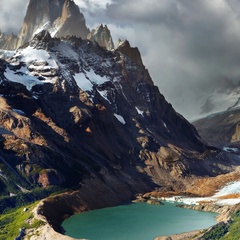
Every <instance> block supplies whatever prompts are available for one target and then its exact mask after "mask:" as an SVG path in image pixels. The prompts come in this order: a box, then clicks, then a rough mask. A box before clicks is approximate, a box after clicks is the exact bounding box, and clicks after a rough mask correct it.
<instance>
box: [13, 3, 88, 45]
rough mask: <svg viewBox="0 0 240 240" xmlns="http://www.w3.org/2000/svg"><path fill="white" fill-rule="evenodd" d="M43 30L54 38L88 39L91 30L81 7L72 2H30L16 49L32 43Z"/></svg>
mask: <svg viewBox="0 0 240 240" xmlns="http://www.w3.org/2000/svg"><path fill="white" fill-rule="evenodd" d="M42 30H48V31H49V33H50V34H51V36H52V37H54V36H57V37H63V36H64V37H65V36H67V35H70V36H71V35H75V36H78V37H81V38H83V39H86V38H87V35H88V33H89V29H88V28H87V27H86V23H85V18H84V16H83V14H82V13H81V12H80V10H79V7H78V6H77V5H76V4H75V2H74V1H71V0H47V1H46V0H38V1H37V2H36V1H34V0H30V2H29V5H28V8H27V13H26V16H25V18H24V21H23V24H22V28H21V30H20V32H19V35H18V40H17V44H16V48H18V47H20V46H21V45H23V44H24V43H26V42H28V41H30V40H31V39H32V38H33V36H34V35H35V34H37V33H39V32H41V31H42Z"/></svg>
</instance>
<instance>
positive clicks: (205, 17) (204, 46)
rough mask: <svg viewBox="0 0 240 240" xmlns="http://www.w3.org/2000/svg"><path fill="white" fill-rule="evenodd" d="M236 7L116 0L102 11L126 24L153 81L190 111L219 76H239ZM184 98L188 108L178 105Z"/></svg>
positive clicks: (186, 0)
mask: <svg viewBox="0 0 240 240" xmlns="http://www.w3.org/2000/svg"><path fill="white" fill-rule="evenodd" d="M239 10H240V4H239V3H238V1H235V0H229V1H224V0H197V1H192V0H161V1H158V0H151V1H144V0H131V1H129V0H128V1H115V3H114V4H111V5H109V6H108V8H107V13H108V16H109V18H111V19H113V20H114V21H115V23H117V24H118V25H119V26H121V24H122V25H127V24H129V26H131V28H132V29H133V30H132V31H133V32H131V37H133V39H132V40H133V43H134V45H136V46H138V47H139V48H140V50H141V52H142V53H143V58H144V63H145V64H146V66H147V67H148V68H149V69H150V73H151V75H152V77H153V80H154V82H155V83H156V84H157V85H158V86H159V88H160V90H161V92H163V94H164V95H165V96H166V97H167V99H168V100H169V101H170V102H173V104H174V106H176V107H177V110H179V111H180V112H182V113H184V114H185V115H189V112H190V111H192V109H194V107H195V106H194V100H193V98H198V97H199V96H200V94H202V93H203V91H206V90H208V91H210V90H214V89H216V88H217V87H218V85H219V83H220V82H221V81H220V80H221V79H222V78H226V77H227V78H229V79H233V80H240V68H239V66H240V64H239V63H240V48H239V44H240V21H239V20H240V16H239ZM130 41H131V39H130ZM187 99H189V102H190V104H188V106H186V105H184V104H182V103H181V101H182V102H186V100H187ZM191 102H192V103H193V105H191Z"/></svg>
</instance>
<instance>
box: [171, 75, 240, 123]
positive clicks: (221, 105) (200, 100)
mask: <svg viewBox="0 0 240 240" xmlns="http://www.w3.org/2000/svg"><path fill="white" fill-rule="evenodd" d="M239 97H240V82H239V81H233V80H231V79H227V78H224V79H222V80H219V81H218V82H216V84H215V85H214V87H213V86H212V87H211V86H209V87H208V86H207V87H205V89H204V90H203V89H195V90H194V89H193V90H192V91H189V93H188V95H184V96H180V97H179V98H178V99H176V100H174V102H173V105H174V106H176V107H177V109H182V111H181V112H182V113H183V114H184V116H186V117H187V118H188V119H189V120H191V121H195V120H197V119H200V118H204V117H206V116H208V115H211V114H215V113H219V112H222V111H226V110H228V109H229V110H230V109H232V110H234V109H236V108H239V104H240V101H239Z"/></svg>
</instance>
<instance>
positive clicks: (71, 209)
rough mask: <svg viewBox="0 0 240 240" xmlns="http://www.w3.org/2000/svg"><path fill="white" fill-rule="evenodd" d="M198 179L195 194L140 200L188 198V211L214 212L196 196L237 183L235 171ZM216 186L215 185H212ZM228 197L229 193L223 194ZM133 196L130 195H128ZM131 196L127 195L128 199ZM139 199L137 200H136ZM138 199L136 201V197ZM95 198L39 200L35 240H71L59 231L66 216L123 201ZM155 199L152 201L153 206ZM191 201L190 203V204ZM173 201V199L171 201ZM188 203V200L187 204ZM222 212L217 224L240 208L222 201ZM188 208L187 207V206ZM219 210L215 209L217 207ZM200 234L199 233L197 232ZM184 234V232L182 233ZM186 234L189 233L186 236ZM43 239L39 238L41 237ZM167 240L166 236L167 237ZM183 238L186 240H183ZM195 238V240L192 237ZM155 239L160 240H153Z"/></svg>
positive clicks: (77, 195) (76, 195)
mask: <svg viewBox="0 0 240 240" xmlns="http://www.w3.org/2000/svg"><path fill="white" fill-rule="evenodd" d="M203 180H204V179H201V180H200V181H201V182H200V183H201V184H199V183H197V184H195V186H198V188H197V190H198V192H197V193H199V194H195V193H194V194H192V193H189V194H187V193H186V192H185V193H182V195H181V193H180V192H177V193H176V192H175V193H174V192H147V193H146V194H143V195H140V196H143V197H144V201H147V200H151V202H152V201H153V200H154V199H155V200H156V199H157V200H159V201H161V200H170V199H178V198H179V197H181V196H183V197H184V198H185V197H188V199H191V201H190V202H191V204H190V205H192V206H191V208H193V209H194V210H198V211H199V210H200V211H209V210H210V209H211V210H210V211H212V212H214V211H216V209H215V210H214V206H218V205H217V204H214V203H213V202H212V199H210V200H211V201H209V199H207V200H208V201H205V200H206V199H205V200H204V201H200V204H199V203H198V202H197V201H196V200H198V196H199V198H200V199H201V198H202V197H203V196H206V193H207V194H208V195H207V196H208V197H210V198H211V196H214V194H216V192H217V191H218V190H220V189H221V188H223V187H224V186H228V185H229V183H231V182H233V181H239V182H240V174H239V171H236V172H232V173H230V174H226V175H221V176H217V177H214V178H206V180H204V181H203ZM216 183H217V184H216ZM206 186H209V187H210V188H209V190H208V191H207V192H204V193H205V195H203V194H200V193H201V192H200V191H199V189H204V191H206V189H207V188H206ZM227 196H228V197H229V194H228V195H227ZM132 197H133V196H132ZM130 198H131V197H130V196H129V198H128V199H130ZM140 198H141V197H140ZM136 199H137V200H139V198H138V197H137V198H136ZM98 200H99V199H98V198H91V199H89V198H87V199H86V195H85V192H82V191H81V190H77V191H68V192H66V193H62V194H60V195H56V196H54V197H51V198H47V199H44V200H42V201H41V203H40V204H39V205H38V207H37V208H36V210H35V217H36V218H38V219H39V218H40V219H42V220H43V221H44V222H45V223H46V225H45V226H44V227H43V228H42V229H40V231H38V232H41V235H40V236H39V235H38V238H36V239H37V240H42V239H47V240H48V239H49V240H50V239H54V238H53V237H52V236H57V238H55V239H59V240H72V239H73V238H70V237H68V236H65V235H63V234H62V233H63V229H62V228H61V224H62V222H63V221H64V220H65V219H66V218H68V217H70V216H71V215H74V214H77V213H81V212H85V211H90V210H95V209H100V208H106V207H113V206H117V205H120V204H122V203H123V202H124V201H120V200H119V199H116V200H115V199H114V201H113V199H111V198H109V196H106V197H105V199H102V202H101V204H99V201H98ZM155 200H154V201H153V202H152V204H154V202H155ZM192 200H194V201H192ZM126 201H127V198H126V199H125V203H126ZM171 201H174V200H171ZM188 202H189V201H188ZM222 203H223V204H221V205H222V206H224V208H222V212H221V211H220V210H219V209H218V212H217V213H218V214H219V215H218V217H217V222H227V220H228V219H229V217H230V215H231V213H232V212H233V211H234V210H236V209H238V208H240V206H239V205H236V204H235V205H234V204H232V205H229V204H226V202H225V203H224V202H222ZM186 206H187V204H186ZM188 206H189V205H188ZM217 208H219V206H218V207H217ZM200 231H202V230H200ZM183 234H185V235H186V233H183ZM188 234H190V233H188ZM42 236H43V237H42ZM168 237H169V236H168ZM171 237H172V238H168V240H171V239H173V240H175V239H176V240H178V239H181V238H180V237H181V234H177V236H175V235H174V237H173V236H171ZM30 239H31V240H35V239H34V238H33V237H31V238H30ZM184 239H187V238H184ZM196 239H197V238H196ZM156 240H162V239H158V238H156Z"/></svg>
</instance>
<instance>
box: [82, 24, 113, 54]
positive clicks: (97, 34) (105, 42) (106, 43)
mask: <svg viewBox="0 0 240 240" xmlns="http://www.w3.org/2000/svg"><path fill="white" fill-rule="evenodd" d="M87 38H88V39H89V40H91V41H92V42H97V43H98V44H99V46H101V47H104V48H106V49H107V50H112V49H114V44H113V40H112V36H111V33H110V31H109V29H108V27H107V25H105V26H103V25H102V24H100V25H99V26H98V27H97V28H96V29H93V30H92V31H91V32H90V33H89V34H88V36H87Z"/></svg>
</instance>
